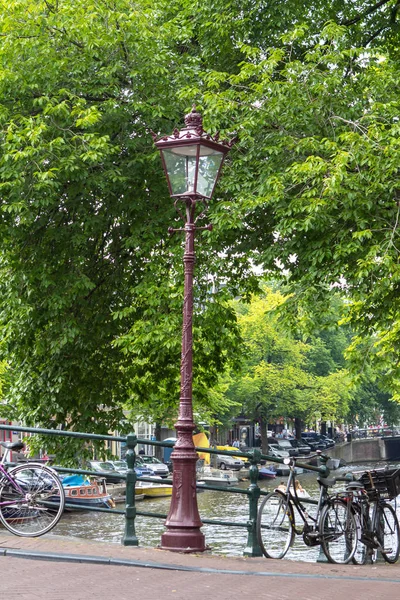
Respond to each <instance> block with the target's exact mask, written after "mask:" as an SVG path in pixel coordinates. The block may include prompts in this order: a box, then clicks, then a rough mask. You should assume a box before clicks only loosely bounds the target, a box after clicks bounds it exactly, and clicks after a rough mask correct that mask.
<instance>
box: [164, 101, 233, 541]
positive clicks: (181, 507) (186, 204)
mask: <svg viewBox="0 0 400 600" xmlns="http://www.w3.org/2000/svg"><path fill="white" fill-rule="evenodd" d="M202 123H203V121H202V116H201V114H199V113H198V112H197V111H196V108H195V106H193V109H192V111H191V112H190V113H189V114H187V115H186V117H185V124H186V127H184V128H183V129H181V130H180V131H179V130H178V129H175V130H174V132H173V134H172V135H169V136H163V137H158V136H157V135H156V134H154V133H152V135H153V138H154V143H155V145H156V146H157V148H158V149H159V150H160V153H161V158H162V162H163V166H164V171H165V174H166V177H167V182H168V187H169V191H170V195H171V196H172V197H173V198H176V200H175V208H176V209H177V211H178V213H179V215H180V216H181V217H182V219H183V220H184V222H185V227H184V229H183V231H184V232H185V253H184V256H183V264H184V269H185V284H184V300H183V324H182V354H181V394H180V401H179V416H178V421H177V422H176V423H175V428H176V432H177V441H176V444H175V447H174V450H173V452H172V454H171V460H172V464H173V490H172V498H171V507H170V511H169V514H168V517H167V520H166V522H165V526H166V532H165V533H164V534H163V535H162V536H161V548H163V549H164V550H172V551H175V552H203V551H204V550H205V549H206V545H205V538H204V534H203V533H202V532H201V531H200V528H201V526H202V522H201V520H200V516H199V511H198V508H197V496H196V462H197V453H196V451H195V446H194V443H193V438H192V435H193V430H194V428H195V424H194V422H193V406H192V380H193V331H192V321H193V271H194V261H195V251H194V235H195V231H196V229H209V230H211V229H212V226H211V225H206V226H205V227H197V226H196V223H197V221H198V220H199V218H201V217H202V216H203V214H204V212H205V210H206V209H207V201H208V200H210V199H211V197H212V194H213V191H214V188H215V185H216V183H217V180H218V176H219V174H220V171H221V167H222V163H223V161H224V158H225V155H226V154H227V152H228V151H229V149H230V147H231V145H232V143H233V142H226V141H219V139H218V135H215V136H214V137H212V136H211V135H209V134H207V133H206V132H205V131H204V130H203V124H202ZM199 203H200V204H201V205H202V209H201V211H200V213H199V214H198V215H197V216H196V212H198V211H197V210H196V209H197V205H198V204H199ZM180 205H181V206H180ZM181 207H182V210H181ZM169 231H170V232H173V231H182V229H179V230H174V229H172V228H170V229H169Z"/></svg>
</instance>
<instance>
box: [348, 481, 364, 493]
mask: <svg viewBox="0 0 400 600" xmlns="http://www.w3.org/2000/svg"><path fill="white" fill-rule="evenodd" d="M363 489H364V484H363V483H361V481H352V482H351V483H348V484H347V485H346V490H350V491H355V492H356V491H358V490H363Z"/></svg>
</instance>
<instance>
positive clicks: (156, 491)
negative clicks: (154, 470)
mask: <svg viewBox="0 0 400 600" xmlns="http://www.w3.org/2000/svg"><path fill="white" fill-rule="evenodd" d="M142 495H143V496H144V497H145V498H165V497H166V496H172V485H167V484H158V483H147V482H146V481H138V482H137V483H136V487H135V496H136V498H137V497H138V496H142Z"/></svg>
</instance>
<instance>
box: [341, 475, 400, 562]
mask: <svg viewBox="0 0 400 600" xmlns="http://www.w3.org/2000/svg"><path fill="white" fill-rule="evenodd" d="M346 491H347V493H348V494H349V498H348V500H349V501H350V502H351V504H352V508H353V510H354V512H355V514H356V519H357V525H358V538H359V540H358V546H357V550H356V552H355V554H354V556H353V559H352V560H353V562H354V563H355V564H360V565H362V564H365V563H367V562H369V561H370V562H375V561H376V559H377V556H378V552H380V553H381V554H382V556H383V558H384V560H385V561H386V562H387V563H390V564H393V563H395V562H397V560H398V558H399V553H400V527H399V521H398V519H397V515H396V511H395V509H394V508H393V506H392V505H391V504H389V503H388V502H387V500H393V499H394V498H396V496H398V495H399V494H400V469H380V470H374V471H366V472H365V473H363V474H362V475H361V477H360V478H359V480H358V481H354V482H352V483H350V484H349V485H348V486H347V488H346Z"/></svg>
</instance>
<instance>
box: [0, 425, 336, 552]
mask: <svg viewBox="0 0 400 600" xmlns="http://www.w3.org/2000/svg"><path fill="white" fill-rule="evenodd" d="M0 430H8V431H20V432H23V433H33V434H36V435H51V436H53V437H54V436H60V437H71V438H80V439H83V440H102V441H114V442H124V443H126V446H127V448H128V450H127V453H126V461H127V465H128V471H127V473H126V475H124V474H120V477H121V479H125V480H126V495H125V500H126V504H125V510H118V509H108V508H100V507H91V506H85V505H83V504H81V505H79V510H82V509H83V510H92V511H97V512H107V513H108V514H110V513H112V514H118V515H121V514H122V515H125V531H124V534H123V536H122V540H121V543H122V544H123V545H124V546H138V545H139V540H138V537H137V535H136V529H135V519H136V516H137V515H140V516H143V517H151V518H160V519H166V518H167V515H165V514H160V513H155V512H146V511H141V510H137V509H136V504H135V487H136V481H137V480H140V481H148V482H159V479H157V478H154V477H139V478H138V477H137V475H136V472H135V468H134V467H135V457H136V446H137V445H138V444H141V445H142V444H143V445H147V446H162V447H167V448H172V447H173V446H174V442H158V441H151V440H147V439H140V438H137V437H136V435H135V434H129V435H128V436H113V435H99V434H96V433H82V432H77V431H64V430H60V429H40V428H35V427H22V426H17V425H2V424H0ZM196 451H197V452H202V453H209V454H220V455H225V456H238V457H241V458H244V459H246V460H247V461H249V462H250V469H249V478H250V485H249V487H248V488H247V489H243V488H239V487H237V488H236V487H227V488H223V487H218V486H213V485H210V484H207V485H201V486H200V485H198V486H197V487H199V488H200V487H201V489H203V490H204V489H207V490H213V491H218V492H222V493H229V494H245V495H246V496H248V499H249V517H248V519H247V521H243V522H233V521H220V520H217V519H202V522H203V523H205V524H212V525H221V526H225V527H243V528H246V529H247V544H246V547H245V549H244V551H243V554H244V556H250V557H257V556H262V552H261V548H260V546H259V544H258V540H257V533H256V524H257V511H258V500H259V498H260V496H261V495H266V494H267V493H268V492H265V491H264V490H261V489H260V487H259V486H258V477H259V471H258V464H259V463H260V461H261V460H267V461H269V462H275V463H281V464H282V463H283V460H282V459H280V458H276V457H274V456H269V455H268V454H262V453H261V452H260V450H258V449H254V450H252V451H250V452H242V451H241V450H238V451H235V452H233V451H227V450H217V449H215V448H201V447H196ZM296 464H297V465H298V466H299V467H303V468H306V469H308V470H311V471H316V472H318V473H320V474H321V475H323V476H325V477H326V476H327V475H328V474H329V469H328V468H327V467H326V466H325V465H322V466H319V467H316V466H313V465H309V464H306V463H304V464H303V463H300V462H298V461H297V462H296ZM52 467H53V468H54V469H56V470H57V471H59V472H62V473H78V474H82V475H93V476H97V477H101V476H102V475H103V476H104V477H105V476H107V475H108V473H103V474H102V473H99V472H94V471H89V470H85V469H69V468H66V467H60V466H57V465H55V466H54V465H52ZM163 483H167V484H168V483H169V484H172V480H171V479H163ZM66 507H67V508H71V509H74V508H76V506H74V505H72V504H68V503H67V504H66Z"/></svg>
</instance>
